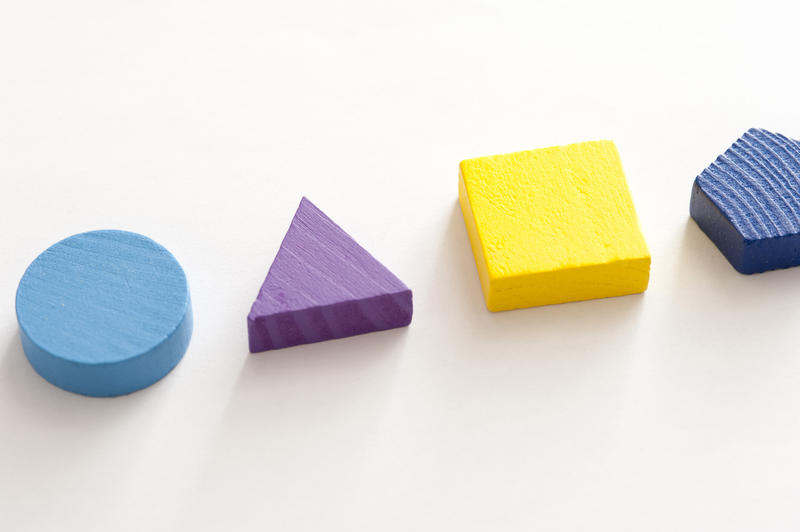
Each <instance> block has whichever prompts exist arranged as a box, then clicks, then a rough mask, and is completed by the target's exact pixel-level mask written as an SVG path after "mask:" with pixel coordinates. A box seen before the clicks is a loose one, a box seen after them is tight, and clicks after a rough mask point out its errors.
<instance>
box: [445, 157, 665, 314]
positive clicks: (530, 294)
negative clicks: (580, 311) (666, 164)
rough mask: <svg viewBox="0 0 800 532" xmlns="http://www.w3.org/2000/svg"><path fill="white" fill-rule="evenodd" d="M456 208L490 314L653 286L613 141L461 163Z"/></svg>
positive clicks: (644, 249)
mask: <svg viewBox="0 0 800 532" xmlns="http://www.w3.org/2000/svg"><path fill="white" fill-rule="evenodd" d="M459 201H460V204H461V210H462V213H463V215H464V220H465V223H466V226H467V232H468V234H469V237H470V242H471V244H472V249H473V254H474V255H475V261H476V264H477V267H478V275H479V277H480V279H481V285H482V287H483V292H484V296H485V299H486V305H487V307H488V308H489V310H492V311H500V310H510V309H514V308H523V307H529V306H535V305H546V304H552V303H563V302H567V301H579V300H584V299H593V298H598V297H610V296H618V295H626V294H631V293H637V292H642V291H644V290H645V289H646V288H647V284H648V280H649V272H650V254H649V252H648V250H647V245H646V244H645V241H644V237H643V236H642V233H641V231H640V230H639V224H638V220H637V217H636V212H635V210H634V207H633V201H632V199H631V196H630V192H629V190H628V185H627V183H626V181H625V176H624V173H623V171H622V164H621V162H620V159H619V155H618V153H617V149H616V147H615V146H614V143H613V142H610V141H596V142H584V143H579V144H570V145H567V146H556V147H552V148H544V149H539V150H532V151H524V152H517V153H509V154H505V155H495V156H490V157H480V158H476V159H469V160H466V161H462V162H461V164H460V167H459Z"/></svg>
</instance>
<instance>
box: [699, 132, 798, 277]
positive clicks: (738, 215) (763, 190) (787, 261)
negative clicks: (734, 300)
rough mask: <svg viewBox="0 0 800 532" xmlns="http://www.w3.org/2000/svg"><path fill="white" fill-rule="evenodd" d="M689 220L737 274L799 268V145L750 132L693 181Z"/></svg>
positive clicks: (778, 137)
mask: <svg viewBox="0 0 800 532" xmlns="http://www.w3.org/2000/svg"><path fill="white" fill-rule="evenodd" d="M689 210H690V213H691V216H692V218H694V220H695V221H696V222H697V224H698V226H699V227H700V228H701V229H702V230H703V231H704V232H705V233H706V234H707V235H708V237H709V238H710V239H711V240H712V241H713V242H714V243H715V244H716V245H717V247H718V248H719V249H720V251H721V252H722V253H723V254H724V255H725V257H726V258H727V259H728V261H730V263H731V265H733V267H734V268H736V270H738V271H739V272H741V273H757V272H763V271H767V270H774V269H778V268H788V267H790V266H797V265H798V264H800V142H798V141H796V140H793V139H790V138H788V137H785V136H784V135H781V134H779V133H772V132H770V131H767V130H764V129H750V130H748V131H747V132H745V134H744V135H742V137H741V138H739V139H738V140H736V142H734V143H733V145H731V147H730V148H728V149H727V150H726V151H725V153H723V154H722V155H720V156H719V157H717V159H716V160H715V161H714V162H713V163H711V165H710V166H709V167H708V168H706V169H705V170H703V172H702V173H700V175H698V176H697V178H696V179H695V182H694V186H693V188H692V198H691V202H690V207H689Z"/></svg>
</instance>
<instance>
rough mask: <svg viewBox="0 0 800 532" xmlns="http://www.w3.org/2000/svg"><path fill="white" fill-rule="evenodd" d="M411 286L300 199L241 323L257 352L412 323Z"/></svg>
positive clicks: (314, 208)
mask: <svg viewBox="0 0 800 532" xmlns="http://www.w3.org/2000/svg"><path fill="white" fill-rule="evenodd" d="M412 311H413V306H412V300H411V290H409V289H408V287H407V286H406V285H405V284H403V282H402V281H400V279H398V278H397V277H396V276H395V275H394V274H393V273H392V272H390V271H389V270H388V269H386V267H385V266H383V264H381V263H380V262H378V261H377V260H376V259H375V258H374V257H373V256H372V255H370V254H369V253H368V252H367V251H366V250H364V248H362V247H361V246H359V245H358V244H357V243H356V241H355V240H353V239H352V238H351V237H350V235H348V234H347V233H345V232H344V230H343V229H342V228H341V227H339V226H338V225H336V224H335V223H334V222H333V221H332V220H331V219H330V218H328V217H327V216H326V215H325V214H324V213H323V212H322V211H320V210H319V209H318V208H317V207H316V206H314V204H312V203H311V202H310V201H309V200H308V199H306V198H303V199H302V200H301V201H300V206H299V207H298V208H297V212H296V213H295V215H294V219H293V220H292V223H291V225H290V226H289V231H288V232H287V233H286V236H285V237H284V239H283V242H282V243H281V247H280V249H279V250H278V254H277V256H276V257H275V260H274V262H273V263H272V266H271V267H270V269H269V273H268V274H267V278H266V279H265V280H264V284H263V285H262V286H261V291H260V292H259V294H258V297H257V298H256V300H255V302H254V303H253V306H252V308H251V310H250V314H249V315H248V316H247V330H248V336H249V340H250V351H251V352H252V353H257V352H260V351H267V350H270V349H279V348H282V347H289V346H293V345H298V344H307V343H312V342H321V341H323V340H330V339H333V338H343V337H346V336H353V335H356V334H363V333H368V332H373V331H381V330H385V329H393V328H396V327H405V326H406V325H408V324H409V323H411V315H412Z"/></svg>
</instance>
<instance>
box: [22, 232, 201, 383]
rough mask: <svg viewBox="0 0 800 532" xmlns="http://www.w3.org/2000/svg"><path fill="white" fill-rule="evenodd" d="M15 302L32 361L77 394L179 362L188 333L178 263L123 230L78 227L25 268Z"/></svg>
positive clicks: (185, 291) (152, 374)
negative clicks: (80, 230)
mask: <svg viewBox="0 0 800 532" xmlns="http://www.w3.org/2000/svg"><path fill="white" fill-rule="evenodd" d="M16 307H17V320H18V321H19V326H20V337H21V339H22V345H23V348H24V350H25V354H26V356H27V357H28V360H29V361H30V363H31V365H32V366H33V367H34V369H36V371H37V372H38V373H39V374H40V375H41V376H42V377H44V378H45V379H47V380H48V381H50V382H51V383H52V384H55V385H56V386H58V387H60V388H63V389H65V390H69V391H71V392H75V393H80V394H84V395H92V396H113V395H122V394H126V393H131V392H133V391H136V390H138V389H140V388H144V387H146V386H149V385H150V384H153V383H154V382H156V381H157V380H159V379H160V378H161V377H163V376H164V375H166V374H167V373H169V371H170V370H171V369H172V368H173V367H174V366H175V365H176V364H177V363H178V362H179V361H180V359H181V358H182V357H183V354H184V352H185V351H186V349H187V347H188V345H189V340H190V338H191V334H192V311H191V303H190V297H189V287H188V283H187V281H186V276H185V275H184V273H183V269H182V268H181V266H180V264H178V261H177V260H175V257H173V256H172V254H171V253H170V252H169V251H167V250H166V249H164V248H163V247H162V246H160V245H159V244H157V243H156V242H154V241H152V240H150V239H149V238H147V237H145V236H142V235H138V234H136V233H129V232H125V231H93V232H89V233H82V234H79V235H74V236H71V237H69V238H67V239H65V240H62V241H61V242H58V243H57V244H55V245H53V246H51V247H50V248H48V249H47V250H46V251H44V252H43V253H42V254H41V255H39V257H37V258H36V260H34V261H33V262H32V263H31V265H30V266H29V267H28V269H27V270H26V271H25V274H24V275H23V277H22V280H21V281H20V283H19V287H18V289H17V302H16Z"/></svg>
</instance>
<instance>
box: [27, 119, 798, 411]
mask: <svg viewBox="0 0 800 532" xmlns="http://www.w3.org/2000/svg"><path fill="white" fill-rule="evenodd" d="M458 195H459V202H460V205H461V209H462V212H463V215H464V221H465V224H466V228H467V233H468V234H469V239H470V242H471V245H472V251H473V254H474V257H475V263H476V265H477V270H478V276H479V278H480V282H481V285H482V288H483V293H484V297H485V300H486V306H487V307H488V308H489V310H491V311H503V310H511V309H516V308H523V307H530V306H536V305H548V304H553V303H564V302H568V301H579V300H585V299H593V298H601V297H611V296H621V295H626V294H633V293H639V292H643V291H645V290H646V289H647V286H648V282H649V277H650V253H649V251H648V248H647V244H646V243H645V239H644V237H643V236H642V232H641V230H640V228H639V222H638V220H637V216H636V211H635V209H634V206H633V200H632V198H631V194H630V191H629V189H628V185H627V182H626V180H625V175H624V173H623V170H622V164H621V162H620V157H619V154H618V152H617V149H616V147H615V146H614V143H613V142H611V141H595V142H583V143H579V144H570V145H567V146H557V147H552V148H544V149H538V150H532V151H523V152H517V153H509V154H506V155H496V156H490V157H480V158H476V159H469V160H466V161H462V162H461V164H460V168H459V183H458ZM690 212H691V215H692V217H693V218H694V219H695V220H696V221H697V224H698V226H699V227H700V228H701V229H702V230H703V231H704V232H705V233H706V234H707V235H708V236H709V237H710V239H711V240H712V241H713V242H714V243H715V244H716V245H717V247H718V248H719V249H720V250H721V251H722V253H723V254H724V255H725V257H727V258H728V260H729V261H730V263H731V264H732V265H733V266H734V268H736V269H737V270H738V271H740V272H742V273H755V272H762V271H766V270H771V269H777V268H786V267H789V266H795V265H797V264H800V143H798V142H797V141H795V140H792V139H789V138H787V137H785V136H783V135H780V134H777V133H771V132H769V131H765V130H762V129H751V130H749V131H747V132H746V133H745V134H744V135H743V136H742V137H741V138H740V139H738V140H737V141H736V142H734V143H733V145H732V146H731V147H730V148H728V150H727V151H725V153H723V154H722V155H720V156H719V157H718V158H717V159H716V160H715V161H714V162H713V163H712V164H711V165H710V166H709V167H708V168H706V169H705V170H703V172H701V173H700V175H698V176H697V178H696V180H695V183H694V187H693V189H692V195H691V207H690ZM412 314H413V301H412V293H411V290H410V289H409V288H408V287H407V286H406V285H405V284H404V283H403V282H402V281H401V280H400V279H399V278H398V277H397V276H395V275H394V274H393V273H392V272H391V271H390V270H389V269H388V268H386V267H385V266H384V265H383V264H382V263H381V262H379V261H378V260H377V259H376V258H375V257H373V256H372V255H371V254H370V253H369V252H368V251H367V250H365V249H364V248H363V247H362V246H360V245H359V244H358V243H357V242H356V241H355V240H354V239H353V238H352V237H351V236H350V235H349V234H347V233H346V232H345V231H344V230H343V229H342V228H341V227H339V226H338V225H337V224H336V223H334V222H333V220H331V219H330V218H329V217H328V216H327V215H325V214H324V213H323V212H322V211H321V210H320V209H319V208H317V207H316V206H315V205H314V204H312V203H311V202H310V201H309V200H307V199H306V198H303V199H302V201H301V202H300V206H299V207H298V209H297V211H296V213H295V215H294V218H293V220H292V222H291V224H290V226H289V230H288V231H287V233H286V236H285V237H284V239H283V242H282V243H281V246H280V249H279V250H278V253H277V255H276V257H275V259H274V261H273V263H272V266H271V267H270V269H269V272H268V274H267V277H266V279H265V280H264V282H263V284H262V286H261V290H260V291H259V293H258V296H257V298H256V301H255V302H254V303H253V305H252V307H251V310H250V313H249V315H248V317H247V326H248V337H249V346H250V351H251V352H260V351H266V350H270V349H278V348H283V347H289V346H292V345H298V344H305V343H311V342H320V341H323V340H329V339H333V338H343V337H346V336H353V335H356V334H362V333H368V332H372V331H379V330H385V329H392V328H396V327H404V326H406V325H408V324H409V323H411V318H412ZM17 317H18V320H19V324H20V337H21V339H22V344H23V347H24V349H25V353H26V355H27V356H28V359H29V360H30V361H31V364H32V365H33V366H34V368H35V369H36V370H37V371H38V372H39V373H40V374H41V375H42V376H43V377H45V378H46V379H47V380H48V381H50V382H52V383H53V384H56V385H57V386H60V387H62V388H65V389H67V390H71V391H75V392H78V393H83V394H87V395H98V396H108V395H119V394H123V393H130V392H132V391H135V390H137V389H140V388H142V387H145V386H149V385H150V384H152V383H153V382H155V381H156V380H158V379H160V378H161V377H163V376H164V375H165V374H166V373H168V372H169V371H170V370H171V369H172V368H173V367H174V366H175V365H176V364H177V363H178V361H179V360H180V359H181V357H182V356H183V354H184V352H185V351H186V349H187V348H188V345H189V340H190V337H191V334H192V328H193V321H192V312H191V298H190V295H189V288H188V282H187V280H186V276H185V274H184V272H183V269H182V268H181V266H180V264H179V263H178V262H177V260H176V259H175V257H173V256H172V255H171V254H170V253H169V251H167V250H166V249H165V248H163V247H162V246H160V245H159V244H157V243H155V242H153V241H152V240H150V239H148V238H147V237H144V236H142V235H137V234H135V233H127V232H124V231H93V232H90V233H83V234H80V235H75V236H73V237H70V238H68V239H66V240H64V241H62V242H59V243H57V244H55V245H54V246H51V247H50V248H49V249H48V250H46V251H45V252H44V253H42V254H41V255H40V256H39V257H38V258H37V259H36V260H35V261H34V262H33V263H32V264H31V266H30V267H29V268H28V270H27V271H26V273H25V275H24V276H23V278H22V280H21V281H20V285H19V288H18V291H17Z"/></svg>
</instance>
